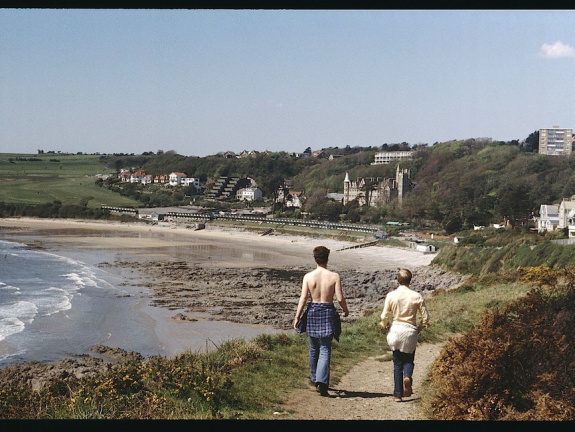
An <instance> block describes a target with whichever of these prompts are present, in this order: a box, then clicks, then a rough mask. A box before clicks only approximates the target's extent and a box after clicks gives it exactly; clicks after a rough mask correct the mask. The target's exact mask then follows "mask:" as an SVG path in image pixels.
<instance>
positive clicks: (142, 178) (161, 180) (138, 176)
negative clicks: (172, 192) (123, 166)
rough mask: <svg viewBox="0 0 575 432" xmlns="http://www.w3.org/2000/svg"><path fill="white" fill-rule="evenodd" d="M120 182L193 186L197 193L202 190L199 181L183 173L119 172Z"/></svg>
mask: <svg viewBox="0 0 575 432" xmlns="http://www.w3.org/2000/svg"><path fill="white" fill-rule="evenodd" d="M118 177H119V179H120V180H121V181H122V182H127V183H141V184H144V185H146V184H164V185H169V186H195V188H196V189H197V190H198V191H201V190H202V186H201V184H200V179H199V178H196V177H188V176H187V174H185V173H183V172H172V173H170V174H160V175H152V174H146V173H145V172H144V171H141V170H137V171H131V170H121V171H120V173H119V174H118Z"/></svg>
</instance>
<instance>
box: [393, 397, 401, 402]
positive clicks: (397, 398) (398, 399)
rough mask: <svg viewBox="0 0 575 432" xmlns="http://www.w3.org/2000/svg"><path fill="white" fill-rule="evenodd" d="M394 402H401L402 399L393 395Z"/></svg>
mask: <svg viewBox="0 0 575 432" xmlns="http://www.w3.org/2000/svg"><path fill="white" fill-rule="evenodd" d="M393 400H394V402H401V401H402V399H401V398H400V397H397V396H394V397H393Z"/></svg>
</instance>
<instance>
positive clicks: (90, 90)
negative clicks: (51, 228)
mask: <svg viewBox="0 0 575 432" xmlns="http://www.w3.org/2000/svg"><path fill="white" fill-rule="evenodd" d="M574 94H575V11H572V10H491V11H490V10H231V9H219V10H197V9H193V10H185V9H179V10H178V9H176V10H168V9H166V10H162V9H155V10H153V9H152V10H150V9H127V10H125V9H98V10H90V9H0V153H30V154H31V153H36V152H37V150H39V149H41V150H44V151H45V152H47V151H56V152H58V151H59V152H66V153H68V152H72V153H78V152H82V153H102V154H103V153H135V154H140V153H143V152H149V151H151V152H157V151H158V150H163V151H169V150H173V151H175V152H177V153H179V154H181V155H185V156H200V157H204V156H208V155H214V154H217V153H219V152H225V151H233V152H236V153H239V152H241V151H243V150H248V151H251V150H257V151H265V150H268V151H272V152H276V151H286V152H290V153H291V152H303V151H304V150H305V149H307V148H308V147H309V148H311V149H312V150H319V149H322V148H327V147H339V148H344V147H346V146H350V147H355V146H362V147H368V146H381V145H382V144H385V143H387V144H394V143H401V142H407V143H409V144H410V145H415V144H429V145H432V144H434V143H436V142H444V141H449V140H454V139H455V140H459V139H468V138H492V139H493V140H502V141H509V140H514V139H517V140H520V141H521V140H524V139H525V138H527V136H528V135H529V134H530V133H532V132H534V131H536V130H538V129H540V128H549V127H553V126H560V127H566V128H575V115H574V109H575V106H574V104H573V102H572V101H573V96H574Z"/></svg>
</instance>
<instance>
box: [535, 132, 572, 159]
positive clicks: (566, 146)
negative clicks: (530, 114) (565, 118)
mask: <svg viewBox="0 0 575 432" xmlns="http://www.w3.org/2000/svg"><path fill="white" fill-rule="evenodd" d="M572 148H573V129H565V128H560V127H559V126H553V127H552V128H549V129H539V153H541V154H546V155H554V156H561V155H564V156H569V155H570V154H571V150H572Z"/></svg>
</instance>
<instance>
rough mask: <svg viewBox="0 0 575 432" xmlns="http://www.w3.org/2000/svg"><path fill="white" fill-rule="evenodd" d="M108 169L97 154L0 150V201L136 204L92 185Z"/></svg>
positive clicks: (97, 205) (107, 171) (89, 205)
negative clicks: (35, 153) (9, 151)
mask: <svg viewBox="0 0 575 432" xmlns="http://www.w3.org/2000/svg"><path fill="white" fill-rule="evenodd" d="M110 171H111V170H110V169H109V168H106V166H105V165H104V164H102V162H101V161H100V156H98V155H68V154H41V155H29V154H13V153H0V202H10V203H18V204H45V203H51V202H53V201H61V202H62V203H63V204H75V205H84V204H86V205H87V206H88V207H89V208H99V207H100V206H101V205H102V204H106V205H111V206H132V207H135V206H138V202H137V201H134V200H132V199H130V198H128V197H124V196H122V195H119V194H117V193H114V192H111V191H110V190H108V189H106V188H102V187H99V186H98V185H96V183H95V181H96V177H95V176H96V175H97V174H106V173H109V172H110Z"/></svg>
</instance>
